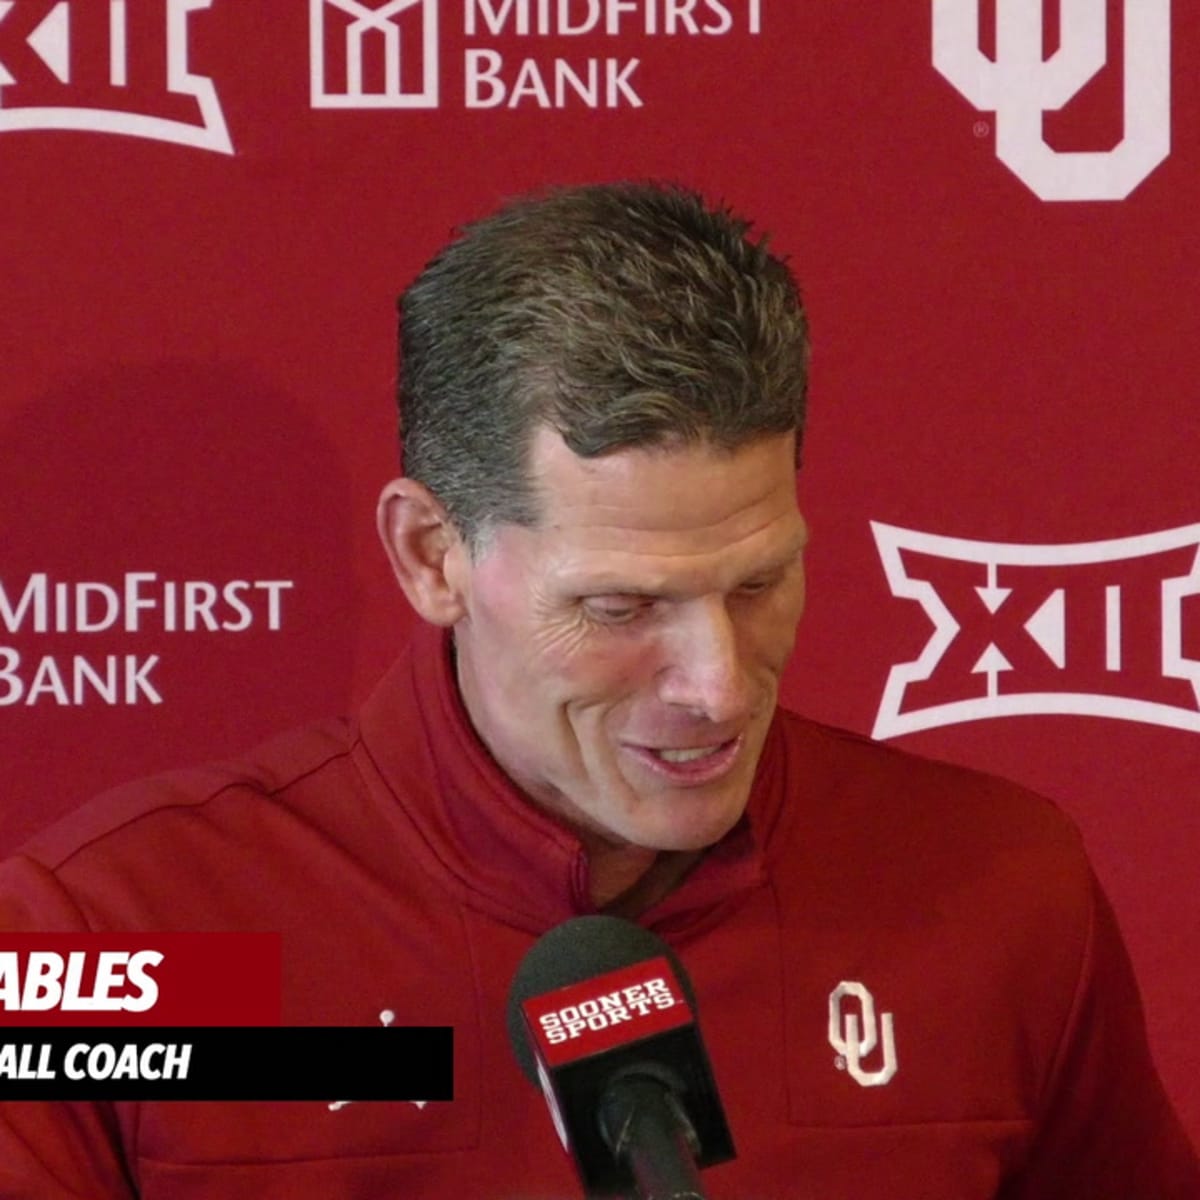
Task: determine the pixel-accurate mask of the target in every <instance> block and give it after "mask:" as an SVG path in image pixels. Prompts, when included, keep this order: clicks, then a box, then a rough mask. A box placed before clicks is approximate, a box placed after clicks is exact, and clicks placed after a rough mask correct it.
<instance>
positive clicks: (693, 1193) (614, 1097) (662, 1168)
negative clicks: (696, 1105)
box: [599, 1068, 705, 1200]
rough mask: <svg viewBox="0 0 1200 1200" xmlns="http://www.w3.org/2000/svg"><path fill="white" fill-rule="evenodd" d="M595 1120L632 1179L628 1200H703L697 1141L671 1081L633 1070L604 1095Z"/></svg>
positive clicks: (613, 1084)
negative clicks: (632, 1194) (631, 1195)
mask: <svg viewBox="0 0 1200 1200" xmlns="http://www.w3.org/2000/svg"><path fill="white" fill-rule="evenodd" d="M599 1115H600V1132H601V1134H602V1135H603V1136H604V1140H605V1142H607V1144H608V1147H609V1149H610V1150H611V1151H612V1153H613V1156H614V1157H615V1158H616V1159H617V1161H618V1162H620V1163H622V1164H623V1165H624V1166H626V1167H627V1168H628V1169H629V1171H630V1173H631V1174H632V1175H633V1179H634V1183H635V1185H636V1189H637V1191H636V1197H635V1198H633V1200H705V1196H704V1193H703V1192H702V1191H701V1190H700V1172H699V1169H698V1168H697V1166H696V1153H697V1151H698V1149H699V1144H700V1143H699V1139H698V1138H697V1136H696V1131H695V1130H694V1129H693V1128H692V1123H691V1121H690V1120H689V1119H688V1116H687V1113H686V1112H685V1111H684V1108H683V1105H682V1104H681V1103H680V1101H679V1096H678V1092H677V1085H676V1084H675V1083H674V1081H668V1080H666V1079H663V1078H661V1077H660V1075H659V1072H658V1071H654V1072H653V1073H652V1074H651V1073H646V1074H642V1073H640V1072H638V1071H637V1070H636V1068H635V1069H634V1070H633V1071H631V1072H630V1073H628V1074H623V1075H621V1076H618V1078H616V1079H614V1080H613V1081H612V1083H610V1084H609V1086H608V1087H607V1088H606V1089H605V1092H604V1095H603V1097H602V1098H601V1101H600V1114H599Z"/></svg>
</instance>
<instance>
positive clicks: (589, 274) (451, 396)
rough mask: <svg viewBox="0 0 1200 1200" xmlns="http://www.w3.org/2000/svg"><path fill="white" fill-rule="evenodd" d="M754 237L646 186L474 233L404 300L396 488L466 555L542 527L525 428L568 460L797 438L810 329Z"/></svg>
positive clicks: (572, 192)
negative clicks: (503, 536)
mask: <svg viewBox="0 0 1200 1200" xmlns="http://www.w3.org/2000/svg"><path fill="white" fill-rule="evenodd" d="M749 231H750V223H749V222H748V221H745V220H742V219H741V218H739V217H737V216H735V215H734V214H733V213H732V212H731V211H730V210H728V209H725V208H716V209H713V208H709V207H707V206H706V205H705V203H704V201H703V200H702V199H701V197H700V196H698V195H697V194H695V193H694V192H690V191H687V190H685V189H683V188H680V187H676V186H673V185H665V184H658V183H617V184H610V185H597V186H587V187H578V188H563V189H558V190H554V191H551V192H548V193H546V194H544V195H540V196H533V197H524V198H521V199H518V200H516V201H514V202H511V203H509V204H508V205H506V206H505V207H504V208H502V209H500V210H499V211H498V212H496V213H495V214H493V215H492V216H489V217H486V218H484V219H483V220H480V221H477V222H475V223H474V224H471V225H468V226H466V227H465V228H464V230H463V231H462V235H461V236H460V237H459V238H458V240H456V241H454V242H452V243H451V244H450V245H449V246H447V247H446V248H445V249H444V250H443V251H442V252H441V253H440V254H439V255H438V256H437V257H436V258H434V259H433V261H432V262H430V263H429V265H428V266H427V267H426V268H425V270H424V271H423V272H422V273H421V275H420V276H419V277H418V278H417V280H416V281H415V282H414V283H413V284H412V286H411V287H409V288H408V290H407V291H406V292H405V293H404V295H403V296H402V297H401V299H400V354H401V361H400V386H399V401H400V414H401V424H400V434H401V438H402V443H403V469H404V473H405V474H406V475H407V476H409V477H410V478H412V479H415V480H418V481H419V482H421V483H423V484H424V485H425V486H426V487H428V488H429V489H430V491H431V492H433V493H434V495H436V496H437V497H438V499H439V500H440V501H441V503H442V504H444V505H445V507H446V510H447V512H448V513H449V515H450V518H451V520H452V521H453V522H454V524H455V526H456V528H457V529H458V530H459V532H460V533H461V534H462V535H463V537H464V538H465V539H466V540H467V542H468V543H469V544H470V546H471V547H472V549H473V551H477V550H478V549H479V548H480V547H481V545H482V542H483V540H484V539H485V538H486V534H487V531H488V530H489V528H491V527H493V526H494V525H497V524H503V523H508V522H512V523H516V524H521V525H528V526H532V525H536V524H537V523H538V521H539V518H540V515H541V514H540V512H539V507H538V504H537V498H536V495H535V494H534V491H533V488H532V485H531V484H530V481H529V478H528V472H527V460H528V454H529V445H530V442H531V440H532V438H533V435H534V433H535V432H536V430H537V429H538V428H539V427H542V426H548V427H550V428H552V429H555V430H557V431H558V432H559V433H560V434H561V435H562V438H563V440H564V441H565V442H566V444H567V445H568V446H569V447H570V448H571V450H572V451H574V453H575V454H578V455H580V456H581V457H585V458H591V457H595V456H598V455H603V454H608V453H610V452H612V451H615V450H619V449H622V448H625V447H632V446H661V447H670V446H672V445H676V444H685V445H687V444H700V443H703V444H707V445H712V446H714V447H717V448H720V449H723V450H727V451H731V450H735V449H737V448H738V447H740V446H743V445H745V444H747V443H748V442H750V441H753V440H754V439H756V438H759V437H763V436H765V435H769V434H782V433H787V432H789V431H792V430H794V431H795V432H796V438H797V452H798V447H799V441H800V436H801V433H802V431H803V426H804V412H805V398H806V393H807V374H808V370H807V368H808V332H807V323H806V321H805V317H804V312H803V307H802V305H801V302H800V297H799V294H798V291H797V288H796V283H795V280H794V279H793V278H792V276H791V273H790V272H789V270H788V268H787V267H786V266H785V265H784V262H783V261H782V260H781V259H779V258H777V257H775V256H774V255H773V254H771V253H769V252H768V250H767V247H766V242H765V239H761V238H760V239H758V240H755V241H752V240H751V239H750V237H749Z"/></svg>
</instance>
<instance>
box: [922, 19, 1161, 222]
mask: <svg viewBox="0 0 1200 1200" xmlns="http://www.w3.org/2000/svg"><path fill="white" fill-rule="evenodd" d="M981 3H983V0H933V65H934V66H935V67H936V68H937V70H938V71H939V72H941V74H942V75H944V76H945V77H946V78H947V79H948V80H949V81H950V82H951V83H952V84H953V85H954V86H955V87H956V88H957V89H958V90H959V91H960V92H961V93H962V94H963V95H964V96H965V97H966V98H967V99H968V100H969V101H970V102H971V103H972V104H973V105H974V106H975V107H976V108H977V109H980V110H981V111H984V112H994V113H995V114H996V155H997V157H998V158H999V159H1000V161H1001V162H1002V163H1004V164H1005V165H1006V166H1007V167H1009V168H1010V169H1011V170H1012V171H1013V172H1014V173H1015V174H1016V175H1017V176H1018V178H1020V179H1021V180H1022V181H1023V182H1024V183H1025V184H1026V185H1028V187H1029V188H1030V189H1032V191H1033V192H1034V193H1035V194H1036V195H1038V196H1040V197H1041V199H1043V200H1124V199H1125V197H1126V196H1128V195H1129V193H1130V192H1132V191H1133V189H1134V188H1135V187H1137V185H1138V184H1139V183H1141V182H1142V180H1143V179H1145V178H1146V176H1147V175H1149V174H1150V172H1151V171H1153V170H1154V168H1155V167H1157V166H1158V164H1159V163H1161V162H1162V161H1163V159H1165V158H1166V157H1167V155H1168V154H1169V153H1170V151H1171V0H1125V6H1124V26H1125V37H1124V76H1125V78H1124V122H1125V128H1124V134H1123V136H1122V138H1121V140H1120V141H1119V142H1118V143H1117V144H1116V145H1115V146H1114V147H1113V148H1112V149H1111V150H1098V151H1061V150H1054V149H1053V148H1051V147H1050V146H1048V145H1047V144H1046V140H1045V138H1044V137H1043V135H1042V115H1043V113H1045V112H1047V111H1054V110H1057V109H1060V108H1062V107H1063V105H1065V104H1066V103H1067V101H1068V100H1070V99H1071V98H1072V97H1073V96H1075V95H1076V94H1077V93H1078V92H1079V91H1080V89H1081V88H1083V86H1084V85H1085V84H1086V83H1087V82H1088V81H1089V80H1090V79H1091V78H1092V77H1093V76H1094V75H1095V74H1096V73H1097V72H1098V71H1099V70H1100V69H1101V67H1103V66H1104V65H1105V63H1106V61H1107V58H1108V28H1107V26H1108V21H1107V16H1108V14H1107V10H1106V0H1059V46H1058V49H1057V50H1055V52H1054V53H1053V54H1051V55H1050V57H1049V58H1045V59H1043V57H1042V28H1043V5H1044V3H1045V0H995V3H996V57H995V60H994V61H993V60H992V59H990V58H988V57H987V56H986V55H985V54H984V53H983V51H981V50H980V48H979V8H980V4H981Z"/></svg>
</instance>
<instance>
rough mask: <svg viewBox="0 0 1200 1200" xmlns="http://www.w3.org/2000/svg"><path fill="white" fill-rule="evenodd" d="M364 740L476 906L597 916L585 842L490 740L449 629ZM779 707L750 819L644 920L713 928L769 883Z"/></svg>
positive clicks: (367, 715) (556, 916) (363, 720)
mask: <svg viewBox="0 0 1200 1200" xmlns="http://www.w3.org/2000/svg"><path fill="white" fill-rule="evenodd" d="M359 731H360V736H361V741H362V744H363V747H364V748H365V750H366V752H367V755H368V756H369V758H370V760H371V763H372V764H373V767H374V771H375V772H377V773H378V778H377V783H379V784H382V786H383V787H384V789H385V790H386V792H387V793H388V798H389V799H390V800H391V801H393V802H394V804H395V805H396V806H397V810H396V812H395V814H394V815H395V816H396V818H397V819H401V820H403V821H404V822H405V824H406V825H408V826H409V827H410V832H415V834H416V835H417V836H416V839H415V841H411V842H410V841H409V840H408V839H407V838H406V844H410V845H416V846H418V847H419V856H420V857H421V859H422V861H423V862H424V864H425V866H426V867H427V868H428V869H429V870H431V871H432V872H434V873H435V874H436V875H438V876H439V877H440V879H441V882H442V883H443V884H445V885H447V886H448V887H449V889H450V891H451V892H452V893H453V894H454V895H455V896H456V897H457V898H458V899H459V900H460V901H461V902H462V903H465V904H467V905H468V906H469V907H472V908H475V909H478V910H481V911H483V912H485V913H487V914H489V915H491V916H493V917H496V918H498V919H500V920H503V921H504V922H505V923H507V924H511V925H514V926H516V927H518V928H521V929H525V930H528V931H529V932H531V933H541V932H543V931H544V930H546V929H548V928H550V927H551V926H553V925H556V924H558V923H559V922H561V921H564V920H567V919H568V918H569V917H573V916H580V915H583V914H586V913H592V912H595V911H596V910H595V908H594V906H593V905H592V903H591V900H590V898H589V895H588V864H587V855H586V853H585V852H584V849H583V847H582V845H581V844H580V842H579V839H578V838H576V836H575V835H574V834H573V833H572V832H571V831H570V830H569V829H568V828H566V827H565V826H564V825H562V824H560V823H559V822H558V821H557V820H555V819H554V818H553V817H551V816H550V815H548V814H547V813H545V812H543V811H542V810H541V809H540V808H538V807H537V806H536V805H534V804H533V803H532V802H531V801H530V800H529V799H528V798H527V797H526V796H525V795H524V794H523V793H522V792H521V791H520V790H519V789H518V788H517V787H516V785H515V784H513V782H512V781H511V780H510V779H509V778H508V777H507V776H506V775H505V774H504V772H503V771H502V770H501V769H500V768H499V766H498V765H497V764H496V762H495V761H494V760H493V759H492V757H491V755H490V754H489V752H488V751H487V749H486V747H485V746H484V745H483V743H482V742H481V741H480V740H479V737H478V735H477V734H476V733H475V730H474V729H473V727H472V725H471V722H470V718H469V717H468V715H467V712H466V709H465V707H464V706H463V703H462V699H461V697H460V696H459V692H458V685H457V682H456V680H455V678H454V668H453V663H452V660H451V643H450V636H449V632H448V631H446V630H442V629H438V628H435V627H433V626H430V625H427V624H425V623H421V625H420V626H419V627H418V628H417V629H416V630H415V632H414V634H413V637H412V640H411V642H410V644H409V646H408V648H407V649H406V651H405V652H404V653H403V654H402V655H401V657H400V658H399V659H398V660H397V661H396V663H395V664H393V666H392V668H391V670H390V671H389V672H388V673H387V675H386V676H385V677H384V678H383V680H382V681H381V683H380V684H379V686H378V687H377V688H376V689H375V691H374V693H373V694H372V695H371V697H370V698H369V699H368V701H367V703H366V705H365V706H364V708H363V710H362V713H361V714H360V721H359ZM781 742H782V738H781V734H780V729H779V716H778V714H776V717H775V720H774V721H773V722H772V725H771V729H770V731H769V733H768V736H767V739H766V744H765V746H764V748H763V754H762V757H761V759H760V761H759V766H758V772H757V775H756V777H755V782H754V786H753V788H752V791H751V797H750V802H749V805H748V807H747V815H746V816H745V817H743V819H742V820H741V821H740V822H739V823H738V824H737V825H736V826H735V827H734V828H733V829H732V830H730V832H729V833H728V834H726V836H725V837H724V838H722V840H721V841H720V842H718V843H717V844H716V845H715V846H713V847H711V848H710V849H709V851H708V852H707V853H706V854H705V856H704V858H703V859H702V860H701V861H700V863H699V864H697V866H696V867H695V868H693V869H692V871H691V872H690V873H689V874H688V875H687V876H686V877H685V878H684V880H683V881H682V882H681V883H680V884H679V885H678V886H677V887H676V888H675V890H674V891H672V892H671V893H670V894H669V895H668V896H666V897H665V898H664V899H663V900H661V901H659V902H658V903H657V904H655V905H654V906H653V907H651V908H650V909H648V910H647V911H646V912H645V913H644V914H642V916H641V917H640V918H639V921H640V922H641V923H642V924H644V925H648V926H653V927H655V928H659V929H661V930H664V931H666V930H668V929H669V930H676V929H682V928H685V927H689V926H691V925H692V924H695V923H699V922H703V923H707V918H708V917H709V916H713V917H715V916H716V915H717V913H718V912H719V911H720V910H721V909H722V908H724V906H725V904H726V903H728V902H731V901H733V900H735V899H736V898H737V897H739V896H740V895H742V894H744V893H745V892H746V891H747V890H749V889H750V888H753V887H755V886H757V885H758V884H759V883H761V882H762V881H763V879H764V878H765V870H764V862H763V856H764V851H765V850H766V843H767V842H768V841H769V840H770V838H771V836H772V833H773V830H774V827H775V825H776V824H777V817H778V815H779V812H780V809H781V800H782V793H783V781H782V757H783V750H782V745H781Z"/></svg>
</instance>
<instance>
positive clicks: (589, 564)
mask: <svg viewBox="0 0 1200 1200" xmlns="http://www.w3.org/2000/svg"><path fill="white" fill-rule="evenodd" d="M794 462H795V460H794V438H793V436H792V435H791V434H787V435H782V436H769V437H764V438H762V439H761V440H759V441H756V442H754V443H752V444H750V445H749V446H746V447H744V448H742V449H740V450H738V451H736V452H733V453H725V452H722V451H717V450H711V449H708V448H705V447H685V448H680V449H672V450H646V449H628V450H622V451H618V452H616V453H613V454H609V455H606V456H603V457H600V458H594V459H584V458H579V457H577V456H576V455H575V454H573V453H572V452H571V451H570V450H569V449H568V448H567V447H566V445H565V444H564V443H563V441H562V439H561V437H559V435H558V434H556V433H554V432H552V431H550V430H542V431H540V432H539V434H538V435H537V437H536V438H535V440H534V443H533V448H532V454H531V460H530V467H531V478H532V480H533V483H534V486H535V488H536V490H537V493H538V496H539V500H540V507H541V513H542V520H541V523H540V525H539V526H538V527H537V528H523V527H520V526H516V525H503V526H500V527H498V528H497V529H496V530H494V532H493V534H492V536H491V539H490V541H489V542H488V543H487V545H486V547H485V548H484V550H483V551H482V552H481V554H480V556H479V557H478V559H477V560H476V561H475V562H474V563H472V564H471V565H470V567H469V568H468V569H467V572H466V586H465V596H464V603H465V612H466V615H465V616H464V617H463V618H462V619H461V620H460V621H459V622H458V623H457V625H456V626H455V643H456V648H457V662H458V675H459V684H460V687H461V689H462V693H463V698H464V701H465V703H466V706H467V709H468V711H469V713H470V715H471V718H472V721H473V722H474V725H475V727H476V729H477V731H478V733H479V734H480V736H481V737H482V739H483V741H484V742H485V744H486V745H487V746H488V748H489V749H490V751H491V752H492V754H493V756H494V757H495V758H496V760H497V761H498V762H499V764H500V766H501V767H503V768H504V770H505V771H506V773H507V774H508V775H509V776H510V777H511V778H512V779H514V780H515V781H516V783H517V784H518V785H519V786H520V787H521V788H522V789H523V790H524V791H525V792H526V793H527V794H528V795H529V796H530V797H531V798H532V799H534V800H535V801H536V802H537V803H539V804H540V805H542V806H543V807H544V808H546V809H547V810H549V811H551V812H553V813H555V814H557V815H558V816H559V817H561V818H562V819H564V820H565V821H566V822H567V823H568V824H570V825H571V826H572V827H574V828H575V829H577V830H578V831H580V832H581V833H582V834H583V835H584V837H585V838H586V839H591V840H594V839H596V838H600V839H602V840H603V841H604V842H605V843H607V844H612V845H618V846H619V845H633V846H640V847H645V848H649V849H654V850H694V849H699V848H701V847H704V846H707V845H710V844H711V843H713V842H714V841H716V840H717V839H719V838H720V837H721V836H722V835H723V834H724V833H725V832H726V831H727V830H728V829H730V828H731V827H732V826H733V825H734V823H735V822H736V821H737V820H738V818H739V817H740V816H741V814H742V811H743V810H744V808H745V806H746V801H747V798H748V796H749V792H750V785H751V782H752V780H753V777H754V771H755V766H756V764H757V762H758V758H759V754H760V752H761V750H762V746H763V741H764V738H765V736H766V732H767V727H768V725H769V723H770V721H771V716H772V712H773V710H774V708H775V703H776V696H777V693H778V687H779V677H780V673H781V672H782V670H783V667H784V664H785V663H786V661H787V658H788V655H789V654H790V652H791V649H792V643H793V640H794V636H795V629H796V622H797V621H798V620H799V618H800V614H801V612H802V610H803V607H804V570H803V564H802V561H801V551H802V549H803V547H804V543H805V539H806V532H807V531H806V527H805V524H804V520H803V518H802V517H801V515H800V512H799V509H798V508H797V504H796V488H795V465H794Z"/></svg>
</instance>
